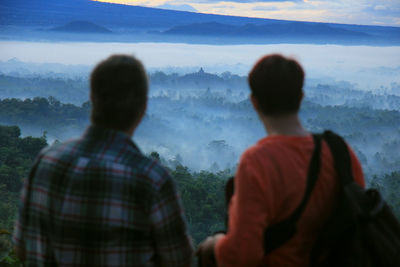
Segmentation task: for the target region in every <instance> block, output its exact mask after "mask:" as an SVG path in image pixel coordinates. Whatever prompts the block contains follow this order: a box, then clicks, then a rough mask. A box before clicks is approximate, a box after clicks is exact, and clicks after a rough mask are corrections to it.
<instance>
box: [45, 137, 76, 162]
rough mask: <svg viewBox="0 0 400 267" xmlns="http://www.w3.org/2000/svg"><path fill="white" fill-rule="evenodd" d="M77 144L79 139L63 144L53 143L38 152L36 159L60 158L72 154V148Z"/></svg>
mask: <svg viewBox="0 0 400 267" xmlns="http://www.w3.org/2000/svg"><path fill="white" fill-rule="evenodd" d="M79 142H80V140H79V139H71V140H67V141H64V142H54V143H53V144H52V145H49V146H46V147H44V148H43V149H42V150H41V151H40V152H39V154H38V158H43V157H52V158H60V157H62V156H63V155H70V154H72V153H73V152H74V148H75V147H76V145H77V144H78V143H79Z"/></svg>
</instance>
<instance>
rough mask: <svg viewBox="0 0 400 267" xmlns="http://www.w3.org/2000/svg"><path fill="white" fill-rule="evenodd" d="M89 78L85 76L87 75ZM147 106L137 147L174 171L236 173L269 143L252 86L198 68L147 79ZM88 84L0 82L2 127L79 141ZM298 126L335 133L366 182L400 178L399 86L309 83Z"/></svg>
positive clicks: (6, 78) (41, 79) (12, 78)
mask: <svg viewBox="0 0 400 267" xmlns="http://www.w3.org/2000/svg"><path fill="white" fill-rule="evenodd" d="M82 75H84V76H86V74H82ZM149 79H150V82H151V86H150V98H149V105H148V110H147V113H146V116H145V117H144V119H143V122H142V124H141V125H140V127H139V128H138V130H137V133H136V135H135V138H134V139H135V140H136V141H137V143H138V144H139V146H140V147H141V148H142V149H143V150H144V151H145V152H146V153H149V152H151V151H157V152H158V153H159V154H160V155H161V156H162V157H163V158H164V159H165V160H166V164H167V165H169V166H172V167H175V166H176V163H177V162H178V163H179V164H182V165H185V166H188V167H189V168H190V169H191V170H195V171H200V170H208V171H214V172H215V171H222V170H226V169H228V170H230V171H231V172H233V171H234V170H235V167H236V164H237V162H238V160H239V157H240V155H241V153H242V152H243V151H244V149H246V148H247V147H248V146H250V145H252V144H254V143H255V142H256V141H257V140H259V139H260V138H262V137H263V136H265V130H264V129H263V128H262V125H261V123H260V122H259V121H258V118H257V115H256V113H255V112H254V111H253V109H252V107H251V104H250V102H249V101H248V95H249V89H248V86H247V78H246V77H244V76H239V75H236V74H233V73H230V72H223V73H221V74H212V73H208V72H206V71H204V69H203V68H199V69H198V71H196V72H193V73H186V74H177V73H165V72H162V71H156V72H152V73H150V74H149ZM88 90H89V89H88V82H87V78H83V77H75V78H71V77H69V76H66V77H64V78H62V77H53V76H52V75H49V76H47V75H40V76H32V75H30V76H23V75H20V76H18V75H11V74H1V75H0V95H1V96H2V98H3V99H2V100H1V101H0V123H2V124H6V125H18V126H20V127H21V130H22V134H23V135H32V136H42V135H43V133H44V132H46V133H47V140H48V141H49V142H50V143H52V142H54V141H55V140H59V141H62V140H66V139H70V138H75V137H78V136H80V134H81V133H82V132H83V131H84V130H85V128H86V127H87V125H88V124H89V112H90V103H89V102H88ZM305 95H306V98H305V101H304V103H303V107H302V110H301V113H300V115H301V119H302V121H303V123H304V124H305V126H306V127H307V128H308V129H309V130H310V131H314V132H319V131H323V130H324V129H332V130H334V131H336V132H338V133H340V134H342V135H343V136H344V137H345V138H346V140H347V141H348V142H349V143H350V144H351V145H352V147H353V148H354V149H355V151H356V153H357V155H358V156H359V158H360V160H361V161H362V163H363V168H364V171H365V173H366V174H367V176H368V178H370V177H372V176H373V175H376V174H379V175H380V174H384V173H388V172H392V171H400V164H399V162H400V159H399V156H398V155H396V153H395V152H393V151H395V150H394V149H395V148H397V147H398V143H399V142H400V141H399V140H400V129H399V127H398V125H399V122H400V115H399V111H400V84H398V83H396V82H393V83H391V84H390V85H389V86H382V87H380V88H377V89H376V90H374V91H366V90H361V89H359V88H358V87H357V86H356V85H354V84H351V83H348V82H344V81H343V82H334V81H328V82H326V83H323V82H322V81H319V80H309V81H307V84H306V87H305Z"/></svg>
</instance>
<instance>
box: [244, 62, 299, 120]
mask: <svg viewBox="0 0 400 267" xmlns="http://www.w3.org/2000/svg"><path fill="white" fill-rule="evenodd" d="M248 82H249V86H250V89H251V92H252V95H253V96H254V97H255V98H256V99H257V102H258V104H259V108H260V111H261V112H262V113H263V114H265V115H285V114H291V113H297V112H298V111H299V109H300V103H301V100H302V98H303V84H304V71H303V68H302V67H301V66H300V64H299V63H298V62H297V61H296V60H293V59H289V58H285V57H283V56H281V55H278V54H272V55H267V56H264V57H262V58H261V59H260V60H259V61H258V62H257V63H256V64H255V65H254V67H253V69H252V70H251V71H250V73H249V77H248Z"/></svg>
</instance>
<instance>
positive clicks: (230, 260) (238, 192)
mask: <svg viewBox="0 0 400 267" xmlns="http://www.w3.org/2000/svg"><path fill="white" fill-rule="evenodd" d="M260 173H261V172H260V170H259V168H258V167H257V166H256V163H255V162H254V161H252V160H251V159H248V158H242V160H241V162H240V164H239V167H238V171H237V173H236V176H235V195H234V196H233V198H232V202H231V205H230V209H229V223H228V233H227V235H226V236H224V237H222V238H221V239H220V240H219V241H218V243H217V244H216V247H215V254H216V259H217V262H218V266H220V267H227V266H229V267H234V266H248V267H251V266H258V265H259V264H260V263H261V262H262V260H263V257H264V251H263V233H264V230H265V229H266V227H267V221H268V219H269V218H267V214H268V212H267V211H268V210H269V209H270V207H268V206H266V205H267V204H266V203H268V201H266V199H265V197H266V195H268V199H270V198H271V199H273V198H274V196H272V195H271V194H269V193H268V194H266V192H265V188H266V186H267V187H268V185H266V184H265V180H268V179H262V178H261V177H260ZM262 180H264V184H262V182H261V181H262Z"/></svg>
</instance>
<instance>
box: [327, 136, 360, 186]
mask: <svg viewBox="0 0 400 267" xmlns="http://www.w3.org/2000/svg"><path fill="white" fill-rule="evenodd" d="M322 138H323V139H324V140H325V141H326V142H327V143H328V145H329V148H330V150H331V152H332V155H333V160H334V165H335V170H336V172H337V174H338V177H339V179H340V183H341V185H342V186H343V187H344V186H346V185H348V184H350V183H352V182H353V181H354V178H353V172H352V167H351V158H350V152H349V149H348V147H347V144H346V142H345V141H344V140H343V138H342V137H341V136H339V135H337V134H335V133H334V132H331V131H325V132H324V133H323V135H322Z"/></svg>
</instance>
